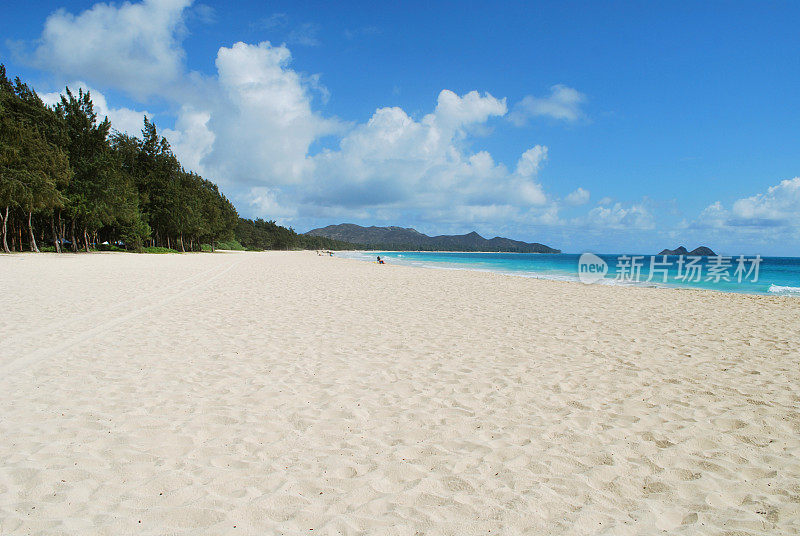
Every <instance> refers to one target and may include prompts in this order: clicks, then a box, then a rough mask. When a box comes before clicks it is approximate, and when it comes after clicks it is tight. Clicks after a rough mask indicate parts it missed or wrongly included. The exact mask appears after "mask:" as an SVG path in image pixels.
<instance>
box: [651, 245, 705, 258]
mask: <svg viewBox="0 0 800 536" xmlns="http://www.w3.org/2000/svg"><path fill="white" fill-rule="evenodd" d="M659 255H691V256H695V257H716V256H717V254H716V253H714V252H713V251H711V248H707V247H705V246H700V247H698V248H695V249H693V250H692V251H687V250H686V248H685V247H683V246H680V247H679V248H678V249H665V250H662V251H661V253H659Z"/></svg>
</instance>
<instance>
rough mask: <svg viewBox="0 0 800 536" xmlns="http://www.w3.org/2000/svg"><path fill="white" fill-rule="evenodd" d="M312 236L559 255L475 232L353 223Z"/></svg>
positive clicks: (410, 247)
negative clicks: (437, 232) (449, 232)
mask: <svg viewBox="0 0 800 536" xmlns="http://www.w3.org/2000/svg"><path fill="white" fill-rule="evenodd" d="M306 234H307V235H311V236H324V237H327V238H333V239H335V240H341V241H343V242H350V243H351V244H359V245H363V246H365V247H367V248H371V249H383V250H387V251H491V252H509V253H561V250H559V249H554V248H551V247H550V246H545V245H544V244H539V243H536V242H534V243H528V242H521V241H519V240H511V239H510V238H502V237H499V236H496V237H494V238H491V239H486V238H484V237H482V236H481V235H479V234H478V233H476V232H475V231H473V232H471V233H468V234H464V235H439V236H428V235H426V234H422V233H420V232H419V231H417V230H416V229H411V228H404V227H362V226H360V225H355V224H353V223H342V224H339V225H328V226H327V227H321V228H319V229H312V230H310V231H308V232H307V233H306Z"/></svg>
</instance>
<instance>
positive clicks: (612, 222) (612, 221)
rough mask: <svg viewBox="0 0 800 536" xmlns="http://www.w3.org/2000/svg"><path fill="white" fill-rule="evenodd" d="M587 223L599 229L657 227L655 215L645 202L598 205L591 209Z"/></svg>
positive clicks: (643, 228)
mask: <svg viewBox="0 0 800 536" xmlns="http://www.w3.org/2000/svg"><path fill="white" fill-rule="evenodd" d="M585 223H586V225H588V226H590V227H595V228H599V229H624V230H647V229H652V228H653V227H655V221H654V219H653V215H652V214H651V213H650V211H649V210H648V209H647V207H646V206H645V205H644V203H638V204H633V205H631V206H624V205H622V204H621V203H615V204H614V206H612V207H605V206H597V207H595V208H593V209H592V210H590V211H589V213H588V214H587V216H586V219H585Z"/></svg>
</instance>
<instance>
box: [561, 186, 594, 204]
mask: <svg viewBox="0 0 800 536" xmlns="http://www.w3.org/2000/svg"><path fill="white" fill-rule="evenodd" d="M590 196H591V194H590V193H589V190H584V189H583V188H578V189H577V190H575V191H574V192H572V193H570V194H569V195H567V197H566V198H564V200H565V201H566V202H567V204H570V205H575V206H578V205H585V204H586V203H588V202H589V197H590Z"/></svg>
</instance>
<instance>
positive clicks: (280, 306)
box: [0, 253, 800, 536]
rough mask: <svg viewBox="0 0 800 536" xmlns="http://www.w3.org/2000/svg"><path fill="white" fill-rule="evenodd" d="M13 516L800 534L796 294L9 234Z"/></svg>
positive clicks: (8, 498) (129, 522) (20, 522)
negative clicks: (53, 249) (73, 251)
mask: <svg viewBox="0 0 800 536" xmlns="http://www.w3.org/2000/svg"><path fill="white" fill-rule="evenodd" d="M0 274H2V275H0V308H1V310H2V311H3V314H2V317H0V337H1V338H2V342H1V343H0V351H1V352H2V357H0V460H2V463H1V464H0V534H2V535H4V536H5V535H23V534H81V535H87V534H107V535H115V536H116V535H125V534H147V535H161V534H180V535H189V534H192V535H194V534H209V535H211V534H213V535H217V534H252V535H267V534H291V535H295V534H324V535H327V534H331V535H333V534H396V535H410V536H411V535H417V534H419V535H421V534H425V535H438V534H442V535H444V534H447V535H454V536H460V535H471V534H482V535H486V534H509V535H512V534H513V535H516V534H565V535H567V534H570V535H571V534H608V535H626V534H664V533H665V532H663V531H666V533H669V534H692V535H695V534H731V535H733V534H736V535H739V534H770V535H772V534H797V533H799V532H800V300H797V299H791V298H779V297H767V296H745V295H730V294H718V293H713V292H702V291H680V290H663V289H632V288H621V287H603V286H584V285H581V284H578V283H561V282H555V281H541V280H534V279H525V278H518V277H510V276H501V275H494V274H488V273H479V272H465V271H445V270H426V269H420V268H410V267H400V266H391V265H387V266H379V265H375V264H369V263H364V262H359V261H352V260H344V259H337V258H329V257H317V256H316V255H314V254H310V253H219V254H214V255H210V254H188V255H133V254H95V255H62V256H56V255H48V254H42V255H11V256H8V255H6V256H0Z"/></svg>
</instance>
